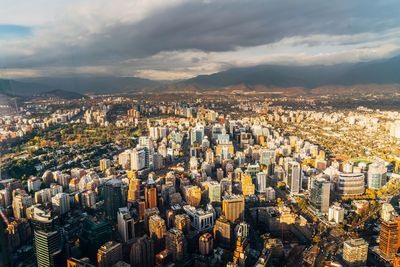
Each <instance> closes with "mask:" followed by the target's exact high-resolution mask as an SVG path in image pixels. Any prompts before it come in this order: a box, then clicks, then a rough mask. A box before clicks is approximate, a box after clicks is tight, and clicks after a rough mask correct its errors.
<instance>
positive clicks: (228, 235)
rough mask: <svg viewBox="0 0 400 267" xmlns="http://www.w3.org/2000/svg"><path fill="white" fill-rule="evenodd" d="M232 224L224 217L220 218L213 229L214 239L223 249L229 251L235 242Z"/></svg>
mask: <svg viewBox="0 0 400 267" xmlns="http://www.w3.org/2000/svg"><path fill="white" fill-rule="evenodd" d="M232 232H233V231H232V226H231V223H230V222H229V221H228V220H227V219H226V218H225V217H224V216H220V217H219V218H218V219H217V220H216V221H215V225H214V229H213V233H214V239H215V242H217V243H218V244H219V245H220V246H221V247H224V248H227V249H229V248H230V246H231V242H232V240H233V233H232Z"/></svg>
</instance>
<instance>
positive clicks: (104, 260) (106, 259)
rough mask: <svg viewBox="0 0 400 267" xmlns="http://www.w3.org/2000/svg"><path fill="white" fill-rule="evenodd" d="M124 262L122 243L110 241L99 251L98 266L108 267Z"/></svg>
mask: <svg viewBox="0 0 400 267" xmlns="http://www.w3.org/2000/svg"><path fill="white" fill-rule="evenodd" d="M120 260H122V246H121V244H120V243H117V242H114V241H108V242H107V243H105V244H104V245H102V246H101V247H100V248H99V249H98V251H97V266H98V267H108V266H112V265H114V264H115V263H117V262H118V261H120Z"/></svg>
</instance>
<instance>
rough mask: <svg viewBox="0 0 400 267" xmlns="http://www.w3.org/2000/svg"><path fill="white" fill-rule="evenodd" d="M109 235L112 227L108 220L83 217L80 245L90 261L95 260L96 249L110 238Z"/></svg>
mask: <svg viewBox="0 0 400 267" xmlns="http://www.w3.org/2000/svg"><path fill="white" fill-rule="evenodd" d="M111 235H112V227H111V225H110V223H109V222H108V221H101V220H98V219H96V218H91V217H88V218H85V220H84V221H83V223H82V233H81V234H80V236H79V240H80V247H81V248H83V249H84V251H85V253H86V255H88V256H89V257H90V258H91V260H92V261H95V260H96V254H97V250H98V249H99V248H100V246H101V245H102V244H104V243H105V242H107V241H109V240H110V239H111Z"/></svg>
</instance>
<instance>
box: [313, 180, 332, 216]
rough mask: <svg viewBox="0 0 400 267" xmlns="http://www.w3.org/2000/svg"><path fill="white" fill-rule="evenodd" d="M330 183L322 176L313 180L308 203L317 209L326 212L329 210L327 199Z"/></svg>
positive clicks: (328, 197)
mask: <svg viewBox="0 0 400 267" xmlns="http://www.w3.org/2000/svg"><path fill="white" fill-rule="evenodd" d="M330 192H331V184H330V182H328V181H326V180H325V179H323V178H319V179H315V180H314V181H313V184H312V187H311V192H310V203H311V205H312V206H313V207H314V208H315V209H316V210H318V211H320V212H322V213H327V212H328V211H329V199H330Z"/></svg>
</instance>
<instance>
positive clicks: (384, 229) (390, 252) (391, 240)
mask: <svg viewBox="0 0 400 267" xmlns="http://www.w3.org/2000/svg"><path fill="white" fill-rule="evenodd" d="M399 235H400V218H398V217H397V218H394V219H391V220H389V221H385V220H382V222H381V229H380V231H379V251H380V252H381V255H382V256H383V257H384V258H385V259H386V260H392V259H393V258H394V257H395V255H396V254H397V250H398V249H399V244H400V236H399Z"/></svg>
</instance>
